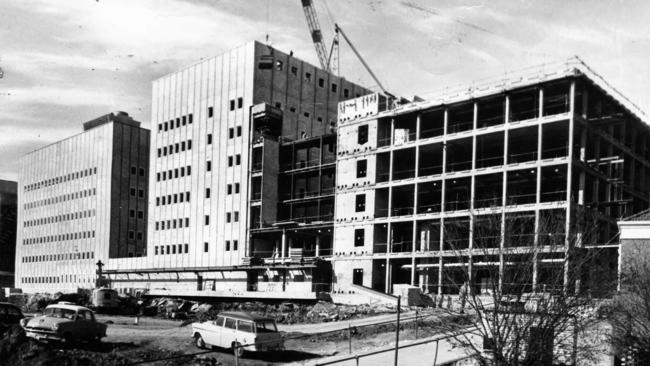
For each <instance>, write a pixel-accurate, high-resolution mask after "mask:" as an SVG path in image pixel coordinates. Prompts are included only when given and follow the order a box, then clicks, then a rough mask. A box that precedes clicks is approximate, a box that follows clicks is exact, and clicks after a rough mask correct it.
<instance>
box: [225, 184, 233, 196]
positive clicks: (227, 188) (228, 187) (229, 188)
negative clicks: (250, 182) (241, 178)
mask: <svg viewBox="0 0 650 366" xmlns="http://www.w3.org/2000/svg"><path fill="white" fill-rule="evenodd" d="M226 192H227V193H226V194H232V184H228V185H227V186H226Z"/></svg>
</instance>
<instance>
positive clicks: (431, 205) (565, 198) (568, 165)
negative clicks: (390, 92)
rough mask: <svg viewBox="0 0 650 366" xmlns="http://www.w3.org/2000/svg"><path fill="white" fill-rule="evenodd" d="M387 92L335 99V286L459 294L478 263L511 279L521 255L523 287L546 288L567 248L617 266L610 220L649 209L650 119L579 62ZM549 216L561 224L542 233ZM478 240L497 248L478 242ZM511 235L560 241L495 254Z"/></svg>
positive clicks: (477, 279)
mask: <svg viewBox="0 0 650 366" xmlns="http://www.w3.org/2000/svg"><path fill="white" fill-rule="evenodd" d="M382 102H384V100H383V98H382V96H381V95H379V94H375V95H370V96H364V97H362V98H357V99H355V100H352V101H348V102H344V103H340V105H339V121H338V122H339V125H338V153H337V162H336V173H337V177H336V178H337V183H336V208H335V213H336V214H335V223H334V244H333V251H334V256H333V259H332V260H333V263H334V275H335V276H336V281H335V282H336V285H335V289H342V290H345V289H346V287H348V286H349V285H350V284H356V285H364V286H368V287H372V288H374V289H376V290H380V291H386V292H391V291H392V286H393V285H394V284H410V285H415V286H420V287H421V288H423V289H424V290H425V291H431V292H434V293H454V292H458V289H459V287H460V286H461V285H462V284H463V283H464V281H465V280H467V275H466V273H467V272H464V271H465V270H467V267H468V266H469V274H470V275H469V277H470V280H471V284H472V285H473V286H476V288H477V291H481V290H486V288H485V287H483V288H482V286H481V285H482V284H486V283H489V282H490V279H488V278H485V276H488V275H489V274H488V273H487V271H485V269H484V268H481V267H482V266H489V265H492V266H494V265H497V266H500V271H499V273H500V277H501V278H499V279H498V281H499V283H507V282H509V281H513V279H512V278H511V276H510V274H511V271H512V270H513V269H516V267H517V264H518V263H521V261H530V260H534V261H535V262H534V264H533V272H534V273H533V275H532V277H531V278H532V280H531V282H532V283H529V284H528V289H529V290H540V289H544V288H546V287H545V286H546V285H548V286H551V285H553V284H551V283H548V281H549V279H550V278H551V277H553V274H554V273H557V272H561V271H565V270H566V268H563V266H564V265H565V261H564V260H563V258H564V256H565V255H567V253H568V252H569V248H570V247H573V246H574V245H578V246H580V247H584V248H599V250H602V251H603V252H604V253H605V255H602V256H600V257H599V258H598V260H597V261H596V262H594V266H600V267H603V268H605V269H606V270H607V271H608V272H609V273H610V274H611V275H612V276H615V275H616V268H617V255H616V253H617V248H616V246H615V245H611V240H612V238H614V237H615V236H616V234H617V232H618V230H617V225H616V220H617V219H618V218H620V217H623V216H627V215H630V214H633V213H635V212H639V211H642V210H644V209H646V208H648V206H649V194H650V192H649V188H650V185H649V184H648V183H649V182H648V177H649V175H648V174H649V173H650V149H649V146H648V143H649V142H648V138H649V137H650V128H649V127H648V125H647V124H646V122H645V121H644V118H645V116H644V114H643V112H641V111H639V110H638V108H636V107H635V106H634V105H633V104H632V103H630V102H629V101H628V100H627V99H625V98H624V97H622V96H621V95H619V94H618V93H617V92H616V91H615V90H614V89H613V88H611V87H610V86H609V85H608V84H607V83H606V82H605V81H604V80H602V79H601V78H600V77H599V76H598V75H596V74H595V73H593V72H592V71H591V70H590V69H589V68H588V67H587V66H586V65H584V64H583V63H582V62H580V61H575V62H567V63H563V64H558V65H555V66H550V65H546V66H545V67H544V68H543V69H540V70H528V71H526V72H525V73H522V75H521V76H513V77H510V78H508V79H499V80H494V82H489V83H486V84H484V85H478V86H476V85H475V86H471V87H469V88H463V89H459V90H457V91H446V92H445V93H444V94H443V95H441V96H440V97H438V98H434V99H433V100H431V101H426V102H415V103H409V104H404V105H398V106H391V105H390V103H383V105H382ZM586 212H589V213H590V215H591V216H590V217H592V218H593V221H590V222H589V223H585V220H584V217H585V216H586V215H585V213H586ZM592 214H593V215H592ZM548 221H561V222H562V223H563V225H560V226H559V228H555V229H554V230H548V229H547V228H545V227H543V225H542V223H544V222H548ZM593 228H597V232H596V233H593V234H592V235H587V233H586V230H593ZM477 236H480V240H482V241H484V242H486V241H490V240H491V241H492V244H487V246H488V247H489V248H491V249H493V250H492V251H486V250H484V249H485V248H480V249H478V248H476V247H474V243H476V242H477V239H478V238H477ZM506 236H516V237H517V240H518V246H521V247H527V246H534V247H544V246H545V245H547V243H546V241H547V240H550V239H549V238H554V239H559V240H560V241H561V242H563V243H566V245H562V246H559V247H557V246H555V247H550V246H549V247H548V248H549V250H547V251H542V252H541V253H540V254H539V256H536V257H535V258H534V259H531V258H530V257H528V256H525V255H521V256H519V257H518V256H517V255H516V251H515V252H514V253H515V254H514V255H511V256H509V260H508V261H503V259H502V258H499V255H500V253H502V252H503V250H504V246H507V245H508V243H507V240H506V239H505V238H506ZM575 238H578V241H577V242H576V241H575ZM576 243H577V244H576ZM522 253H524V252H522ZM597 280H598V279H596V278H592V279H591V281H592V282H593V281H597ZM565 281H566V280H565ZM565 285H566V284H565Z"/></svg>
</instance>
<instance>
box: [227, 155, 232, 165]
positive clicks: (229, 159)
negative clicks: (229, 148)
mask: <svg viewBox="0 0 650 366" xmlns="http://www.w3.org/2000/svg"><path fill="white" fill-rule="evenodd" d="M232 162H233V157H232V156H229V157H228V166H232Z"/></svg>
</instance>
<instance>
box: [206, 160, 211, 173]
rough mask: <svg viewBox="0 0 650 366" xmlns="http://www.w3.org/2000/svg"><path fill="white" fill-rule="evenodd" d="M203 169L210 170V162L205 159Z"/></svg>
mask: <svg viewBox="0 0 650 366" xmlns="http://www.w3.org/2000/svg"><path fill="white" fill-rule="evenodd" d="M205 170H207V171H209V172H210V171H212V162H211V161H206V162H205Z"/></svg>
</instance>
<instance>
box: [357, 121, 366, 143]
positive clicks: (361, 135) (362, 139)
mask: <svg viewBox="0 0 650 366" xmlns="http://www.w3.org/2000/svg"><path fill="white" fill-rule="evenodd" d="M357 142H358V143H359V145H363V144H365V143H366V142H368V125H363V126H359V128H358V129H357Z"/></svg>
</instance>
